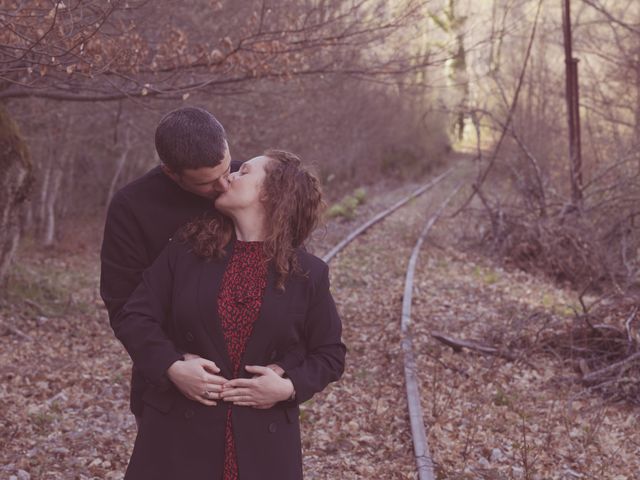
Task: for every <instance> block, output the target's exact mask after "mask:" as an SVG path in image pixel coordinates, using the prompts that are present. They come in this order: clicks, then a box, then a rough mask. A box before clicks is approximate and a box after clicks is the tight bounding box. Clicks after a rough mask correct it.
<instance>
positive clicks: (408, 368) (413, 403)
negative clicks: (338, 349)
mask: <svg viewBox="0 0 640 480" xmlns="http://www.w3.org/2000/svg"><path fill="white" fill-rule="evenodd" d="M451 171H452V169H449V170H447V171H445V172H444V173H442V174H441V175H439V176H437V177H436V178H434V179H433V180H431V181H430V182H428V183H427V184H425V185H423V186H421V187H419V188H418V189H416V190H414V191H413V192H412V193H411V194H409V195H407V196H406V197H404V198H403V199H401V200H400V201H398V202H396V203H395V204H393V205H392V206H391V207H389V208H387V209H386V210H384V211H382V212H380V213H379V214H377V215H375V216H374V217H373V218H372V219H370V220H369V221H367V222H365V223H364V224H363V225H361V226H359V227H357V228H356V229H354V230H353V231H352V232H351V233H349V234H348V235H346V236H345V238H344V239H343V240H341V241H340V242H339V243H338V244H336V245H335V246H334V247H333V248H332V249H331V250H329V251H328V252H327V253H326V254H325V255H324V256H323V260H324V261H325V262H327V263H329V262H330V261H331V260H332V259H333V258H335V257H336V256H337V255H338V254H339V253H340V252H342V251H343V250H344V249H345V247H347V245H349V244H350V243H351V242H353V241H354V240H355V239H356V238H358V237H359V236H360V235H362V234H363V233H364V232H366V231H367V230H368V229H370V228H371V227H372V226H374V225H376V224H378V223H380V222H381V221H383V220H384V219H385V218H387V217H388V216H389V215H391V214H392V213H394V212H395V211H397V210H398V209H400V208H401V207H402V206H404V205H406V204H407V203H408V202H409V201H410V200H412V199H414V198H417V197H419V196H421V195H422V194H424V193H426V192H427V191H429V190H431V189H432V188H433V187H435V186H436V185H437V184H439V183H440V182H441V181H442V180H443V179H445V178H446V177H447V176H449V174H450V173H451ZM460 187H461V186H458V187H457V188H455V189H454V190H453V191H452V192H451V193H450V194H449V195H448V196H447V198H446V199H445V200H444V201H443V202H442V203H441V204H440V205H439V207H438V209H437V211H436V212H435V213H434V214H433V215H431V216H430V217H429V218H428V219H427V221H426V223H425V225H424V227H423V229H422V231H421V232H420V234H419V236H418V239H417V241H416V243H415V246H414V247H413V250H412V252H411V256H410V258H409V261H408V266H407V269H406V274H405V282H404V293H403V298H402V311H401V315H400V331H401V337H400V338H401V349H402V354H403V366H404V377H405V387H406V399H407V410H408V414H409V422H410V428H411V438H412V443H413V454H414V458H415V464H416V470H417V474H418V479H419V480H434V479H435V478H436V477H435V474H434V470H433V467H434V463H433V459H432V456H431V453H430V450H429V444H428V441H427V433H426V429H425V425H424V416H423V413H422V407H421V404H420V390H419V386H418V378H417V368H416V362H415V355H414V349H413V342H412V338H411V328H410V325H411V303H412V298H413V278H414V273H415V268H416V265H417V261H418V256H419V253H420V249H421V247H422V244H423V243H424V241H425V239H426V237H427V235H428V234H429V231H430V230H431V228H432V227H433V225H434V224H435V223H436V222H437V220H438V219H439V218H440V217H441V216H442V213H443V212H444V209H445V208H446V206H447V205H448V204H449V203H450V201H451V200H452V199H453V197H454V196H455V195H456V193H457V192H458V191H459V190H460Z"/></svg>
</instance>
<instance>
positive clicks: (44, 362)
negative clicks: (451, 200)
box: [0, 175, 640, 480]
mask: <svg viewBox="0 0 640 480" xmlns="http://www.w3.org/2000/svg"><path fill="white" fill-rule="evenodd" d="M458 179H459V175H458V176H457V177H456V176H454V177H453V178H450V179H449V180H447V181H446V182H444V183H443V184H442V185H441V186H439V187H438V188H436V189H435V190H434V191H433V192H431V193H429V194H427V195H425V196H423V197H421V198H419V199H417V200H414V201H412V202H410V204H408V205H407V206H406V207H404V208H403V209H401V210H400V211H398V212H397V213H395V214H393V215H392V216H391V217H390V218H389V219H387V220H385V221H384V222H383V223H382V224H379V225H377V226H375V227H373V228H372V229H371V230H370V231H369V232H368V233H366V234H365V235H364V236H363V237H362V238H360V239H358V240H356V241H355V242H354V243H353V244H351V245H350V246H349V247H347V249H346V250H345V252H344V253H343V254H341V255H339V256H338V257H337V258H336V259H335V260H334V262H333V264H332V274H331V275H332V288H333V292H334V295H335V298H336V301H337V303H338V306H339V308H340V311H341V313H342V317H343V322H344V339H345V343H347V345H348V348H349V352H348V357H347V369H346V372H345V375H344V377H343V379H342V380H341V381H340V382H338V383H337V384H334V385H331V386H330V387H329V388H328V389H327V390H326V391H325V392H323V393H322V394H320V395H317V396H316V397H315V398H314V399H313V400H312V401H310V402H308V403H306V404H305V405H303V409H302V428H303V447H304V466H305V476H306V478H308V479H335V478H340V479H405V478H406V479H413V478H417V476H416V473H415V467H414V459H413V453H412V445H411V437H410V433H409V426H408V416H407V413H406V400H405V396H404V395H405V393H404V383H403V378H404V377H403V370H402V358H401V350H400V336H399V321H400V307H401V301H402V288H403V282H404V275H405V269H406V265H407V260H408V257H409V254H410V252H411V249H412V248H413V245H414V243H415V240H416V237H417V235H418V232H419V230H420V229H421V228H422V225H423V224H424V221H425V220H426V219H427V217H428V215H429V214H431V213H433V212H434V211H435V209H436V208H437V206H438V204H439V202H440V201H442V199H443V198H444V197H445V196H446V194H447V193H448V191H450V189H451V188H452V187H453V185H454V184H455V183H456V182H457V181H458ZM414 187H415V185H407V186H405V187H403V189H395V190H393V191H390V192H387V193H385V194H382V193H379V194H377V195H375V200H374V199H373V198H369V201H368V203H366V204H365V205H364V206H363V207H359V214H358V217H357V218H356V219H355V220H353V221H351V222H340V221H336V222H333V223H332V225H331V226H330V227H329V228H327V230H326V231H321V232H319V233H318V234H317V235H316V237H315V245H316V251H317V252H318V253H321V252H322V251H323V250H325V249H326V248H327V247H329V246H331V245H332V244H333V243H335V242H336V241H337V240H338V239H339V238H341V237H342V235H344V234H345V233H346V232H347V231H348V230H350V229H351V228H353V227H354V226H356V225H357V224H359V223H361V222H362V221H364V220H365V219H366V218H367V217H368V216H370V215H371V214H372V213H373V212H375V211H378V210H380V209H382V208H383V206H386V205H389V204H391V203H393V202H394V201H396V200H397V199H398V198H400V197H401V196H402V195H404V194H405V193H407V192H408V191H411V190H412V189H413V188H414ZM456 221H457V220H443V221H441V222H440V223H439V224H437V226H436V228H435V229H434V231H433V232H432V234H431V235H430V237H429V238H430V240H429V241H428V242H427V243H426V244H425V245H424V247H423V250H422V253H421V256H420V259H419V264H418V272H417V276H416V289H415V293H414V307H413V309H414V311H413V313H414V322H413V325H412V333H413V339H414V344H415V349H416V354H417V361H418V369H419V374H420V378H421V381H422V384H421V392H422V402H423V408H424V412H425V422H426V427H427V430H428V436H429V442H430V447H431V450H432V454H433V458H434V461H435V462H436V466H437V474H438V478H441V479H512V478H523V479H540V480H542V479H580V478H583V479H615V480H623V479H629V480H631V479H633V478H637V472H638V471H640V456H638V455H637V451H638V449H639V447H640V429H639V428H638V427H639V426H640V425H639V420H638V412H637V410H634V409H632V408H631V407H629V406H627V405H623V404H618V405H613V404H607V403H605V402H604V401H603V400H602V399H601V398H600V397H598V396H596V395H593V394H591V393H590V392H588V391H585V390H584V389H583V388H582V387H581V386H580V385H579V384H577V383H576V381H575V378H576V374H575V373H574V372H573V371H572V370H571V369H570V368H569V367H568V365H567V364H566V363H565V360H564V359H562V358H560V357H557V356H553V355H552V354H551V353H549V352H547V351H545V350H544V349H542V348H539V345H540V342H541V337H543V336H544V334H545V332H549V331H553V330H554V329H555V330H562V329H563V328H566V326H567V325H568V323H569V322H570V321H571V315H570V313H571V306H573V303H574V302H575V294H574V293H573V292H569V291H563V290H560V289H557V288H555V287H553V286H551V285H550V284H549V282H546V281H544V280H542V279H539V278H535V277H532V276H530V275H527V274H525V273H522V272H510V271H506V270H504V269H502V268H500V267H499V266H497V265H496V264H495V263H494V262H492V261H490V260H488V259H486V258H484V257H481V256H479V255H477V254H474V253H472V252H470V251H468V250H463V249H461V248H456V246H455V245H456V240H457V239H458V238H459V237H460V236H461V233H460V228H461V226H460V225H459V224H457V223H456ZM95 230H97V231H99V228H98V229H95ZM95 236H96V237H97V235H95ZM74 241H77V240H74V239H73V238H69V239H66V241H65V242H63V247H64V249H58V250H55V251H47V252H42V251H38V249H35V248H30V247H29V246H27V247H26V248H25V249H23V251H22V254H21V256H20V262H19V264H18V266H17V268H16V270H15V274H14V278H13V283H12V287H11V290H10V296H9V298H8V299H7V300H6V301H5V302H4V303H2V304H0V321H1V322H0V375H1V377H0V378H1V379H2V381H1V382H0V479H5V478H6V479H10V478H12V477H15V478H16V479H20V480H23V479H26V478H31V479H93V478H95V479H119V478H122V475H123V472H124V469H125V467H126V462H127V460H128V457H129V454H130V451H131V447H132V445H133V439H134V437H135V430H136V429H135V423H134V420H133V417H132V416H131V415H130V414H129V410H128V385H129V383H128V382H129V380H128V377H129V371H130V363H129V359H128V357H127V355H126V353H125V352H124V350H123V349H122V347H121V346H120V345H119V343H118V342H117V341H116V340H115V339H114V338H113V335H112V333H111V330H110V328H109V326H108V321H107V317H106V313H105V311H104V309H103V308H102V303H101V301H100V298H99V295H98V290H97V279H98V255H97V252H96V248H95V242H88V245H86V246H84V247H83V248H80V247H79V246H78V245H77V244H75V243H74ZM433 331H439V332H442V333H445V334H448V335H450V336H452V337H455V338H459V339H473V340H476V341H480V342H482V343H484V344H487V345H495V346H501V347H505V348H507V347H508V348H509V349H512V350H513V351H514V352H516V356H517V359H516V360H515V361H508V360H505V359H503V358H500V357H496V356H491V355H485V354H480V353H478V352H474V351H469V350H462V351H461V352H454V351H452V349H451V348H450V347H448V346H445V345H443V344H441V343H439V342H437V341H436V340H434V339H433V337H432V336H431V333H432V332H433Z"/></svg>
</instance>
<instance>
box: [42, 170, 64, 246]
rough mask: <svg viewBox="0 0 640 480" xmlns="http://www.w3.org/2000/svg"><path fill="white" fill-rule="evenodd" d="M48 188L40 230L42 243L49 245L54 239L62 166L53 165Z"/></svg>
mask: <svg viewBox="0 0 640 480" xmlns="http://www.w3.org/2000/svg"><path fill="white" fill-rule="evenodd" d="M54 168H55V170H54V171H53V174H52V176H51V177H50V178H51V181H50V184H49V188H48V195H47V201H46V204H45V209H44V211H45V217H44V229H43V232H42V245H44V246H45V247H50V246H51V245H53V244H54V243H55V240H56V202H57V201H58V192H59V191H60V184H61V183H62V168H60V167H54Z"/></svg>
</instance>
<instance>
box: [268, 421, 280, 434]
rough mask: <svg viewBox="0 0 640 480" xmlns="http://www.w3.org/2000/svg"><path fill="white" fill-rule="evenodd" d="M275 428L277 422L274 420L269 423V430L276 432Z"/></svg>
mask: <svg viewBox="0 0 640 480" xmlns="http://www.w3.org/2000/svg"><path fill="white" fill-rule="evenodd" d="M276 430H278V424H277V423H275V422H272V423H270V424H269V431H270V432H271V433H276Z"/></svg>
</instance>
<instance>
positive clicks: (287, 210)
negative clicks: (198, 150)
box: [181, 150, 324, 290]
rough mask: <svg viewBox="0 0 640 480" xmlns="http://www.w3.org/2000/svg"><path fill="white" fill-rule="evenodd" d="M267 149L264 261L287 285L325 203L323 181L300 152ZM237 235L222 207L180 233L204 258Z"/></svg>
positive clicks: (220, 253) (279, 281)
mask: <svg viewBox="0 0 640 480" xmlns="http://www.w3.org/2000/svg"><path fill="white" fill-rule="evenodd" d="M264 155H265V156H266V157H269V158H270V159H271V161H270V162H268V163H267V164H266V166H265V171H266V176H265V179H264V183H263V184H262V192H261V201H262V202H263V204H264V206H265V210H266V218H267V219H268V223H267V225H266V228H267V232H266V238H265V240H264V244H263V248H264V253H265V259H266V262H267V263H270V262H272V264H273V267H274V269H275V272H276V286H277V288H278V289H280V290H284V284H285V281H286V279H287V276H288V275H289V274H290V273H292V272H299V266H298V262H297V257H296V248H298V247H300V246H302V245H303V244H304V242H305V240H306V239H307V238H308V237H309V235H311V232H313V230H314V229H315V228H316V226H317V225H318V221H319V218H320V213H321V210H322V207H323V206H324V203H323V201H322V191H321V189H320V182H319V181H318V179H317V178H316V177H315V176H314V175H313V174H311V173H310V172H309V171H307V170H306V169H305V168H304V167H303V166H302V162H301V161H300V158H298V157H297V156H296V155H294V154H293V153H289V152H285V151H283V150H267V151H266V152H265V153H264ZM234 237H235V233H234V228H233V222H232V221H231V219H229V218H228V217H225V216H224V215H222V214H220V213H217V214H214V215H212V216H209V217H207V218H204V219H200V220H196V221H194V222H191V223H190V224H188V225H187V226H186V227H185V228H184V229H183V231H182V234H181V238H182V239H183V240H186V241H188V242H190V243H191V245H192V248H193V251H194V253H196V255H199V256H201V257H205V258H221V257H222V256H223V255H224V247H225V246H226V245H227V244H228V243H229V242H230V241H231V240H232V239H233V238H234Z"/></svg>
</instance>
